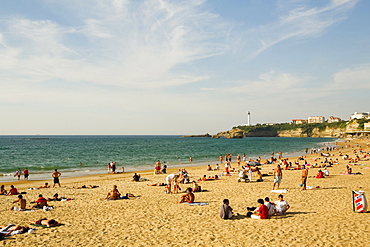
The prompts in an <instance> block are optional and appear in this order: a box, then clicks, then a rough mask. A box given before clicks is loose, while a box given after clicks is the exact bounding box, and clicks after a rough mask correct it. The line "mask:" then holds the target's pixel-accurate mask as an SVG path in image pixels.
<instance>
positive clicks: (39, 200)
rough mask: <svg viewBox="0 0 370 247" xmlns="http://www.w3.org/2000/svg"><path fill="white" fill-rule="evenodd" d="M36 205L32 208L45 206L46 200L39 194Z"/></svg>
mask: <svg viewBox="0 0 370 247" xmlns="http://www.w3.org/2000/svg"><path fill="white" fill-rule="evenodd" d="M35 203H37V204H36V205H35V206H33V208H43V207H44V206H47V205H48V203H47V200H46V198H44V197H43V196H42V195H41V194H40V195H39V198H38V199H37V200H36V201H35Z"/></svg>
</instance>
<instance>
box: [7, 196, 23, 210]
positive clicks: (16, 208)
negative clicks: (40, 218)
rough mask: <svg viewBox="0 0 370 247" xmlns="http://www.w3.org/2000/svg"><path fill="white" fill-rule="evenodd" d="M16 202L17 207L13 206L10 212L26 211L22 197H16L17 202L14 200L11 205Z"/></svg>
mask: <svg viewBox="0 0 370 247" xmlns="http://www.w3.org/2000/svg"><path fill="white" fill-rule="evenodd" d="M17 202H18V207H17V206H13V207H11V209H10V210H25V209H26V204H27V202H26V199H23V196H22V195H18V200H15V201H14V202H13V203H17Z"/></svg>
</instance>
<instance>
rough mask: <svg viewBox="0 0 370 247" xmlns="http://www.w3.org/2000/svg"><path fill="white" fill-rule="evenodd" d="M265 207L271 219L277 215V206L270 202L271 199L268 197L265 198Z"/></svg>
mask: <svg viewBox="0 0 370 247" xmlns="http://www.w3.org/2000/svg"><path fill="white" fill-rule="evenodd" d="M265 206H266V207H267V208H268V210H269V217H271V215H274V214H276V209H275V204H274V203H273V202H270V198H268V197H266V198H265Z"/></svg>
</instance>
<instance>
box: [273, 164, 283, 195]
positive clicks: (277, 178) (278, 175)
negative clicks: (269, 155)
mask: <svg viewBox="0 0 370 247" xmlns="http://www.w3.org/2000/svg"><path fill="white" fill-rule="evenodd" d="M282 178H283V171H282V170H281V167H280V165H277V167H276V168H275V169H274V185H273V186H272V190H274V189H275V185H277V188H276V189H279V187H280V183H281V179H282Z"/></svg>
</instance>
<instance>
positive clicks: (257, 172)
mask: <svg viewBox="0 0 370 247" xmlns="http://www.w3.org/2000/svg"><path fill="white" fill-rule="evenodd" d="M256 177H257V180H256V182H263V179H262V173H261V171H260V169H259V168H258V167H257V168H256Z"/></svg>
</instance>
